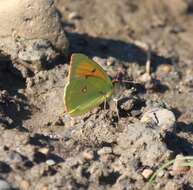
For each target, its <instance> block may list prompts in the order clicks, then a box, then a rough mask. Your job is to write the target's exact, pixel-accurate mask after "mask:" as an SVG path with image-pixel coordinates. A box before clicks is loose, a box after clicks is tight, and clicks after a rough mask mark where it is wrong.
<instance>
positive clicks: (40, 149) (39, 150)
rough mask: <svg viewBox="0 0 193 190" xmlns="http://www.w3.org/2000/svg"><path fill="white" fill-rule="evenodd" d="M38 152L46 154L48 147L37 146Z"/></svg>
mask: <svg viewBox="0 0 193 190" xmlns="http://www.w3.org/2000/svg"><path fill="white" fill-rule="evenodd" d="M38 152H41V153H42V154H45V155H47V154H48V153H49V149H48V148H45V147H44V148H39V149H38Z"/></svg>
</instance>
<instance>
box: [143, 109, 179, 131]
mask: <svg viewBox="0 0 193 190" xmlns="http://www.w3.org/2000/svg"><path fill="white" fill-rule="evenodd" d="M141 122H142V123H150V124H153V125H157V126H159V127H160V129H161V130H163V131H173V130H174V128H175V122H176V118H175V115H174V113H173V112H172V111H170V110H167V109H164V108H153V109H151V110H149V111H147V112H145V113H144V114H143V116H142V118H141Z"/></svg>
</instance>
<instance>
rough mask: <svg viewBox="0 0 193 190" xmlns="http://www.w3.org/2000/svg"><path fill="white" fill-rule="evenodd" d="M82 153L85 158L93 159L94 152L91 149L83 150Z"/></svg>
mask: <svg viewBox="0 0 193 190" xmlns="http://www.w3.org/2000/svg"><path fill="white" fill-rule="evenodd" d="M82 155H83V158H84V159H85V160H93V158H94V153H93V151H91V150H86V151H84V152H83V154H82Z"/></svg>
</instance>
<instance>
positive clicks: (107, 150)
mask: <svg viewBox="0 0 193 190" xmlns="http://www.w3.org/2000/svg"><path fill="white" fill-rule="evenodd" d="M97 153H98V155H102V154H110V153H112V148H111V147H103V148H101V149H100V150H98V151H97Z"/></svg>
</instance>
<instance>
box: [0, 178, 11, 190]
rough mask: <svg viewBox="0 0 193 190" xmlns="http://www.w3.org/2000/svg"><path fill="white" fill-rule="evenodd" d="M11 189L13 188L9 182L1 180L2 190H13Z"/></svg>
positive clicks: (0, 186)
mask: <svg viewBox="0 0 193 190" xmlns="http://www.w3.org/2000/svg"><path fill="white" fill-rule="evenodd" d="M11 189H12V187H11V185H10V184H9V183H8V182H7V181H5V180H3V179H0V190H11Z"/></svg>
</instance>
